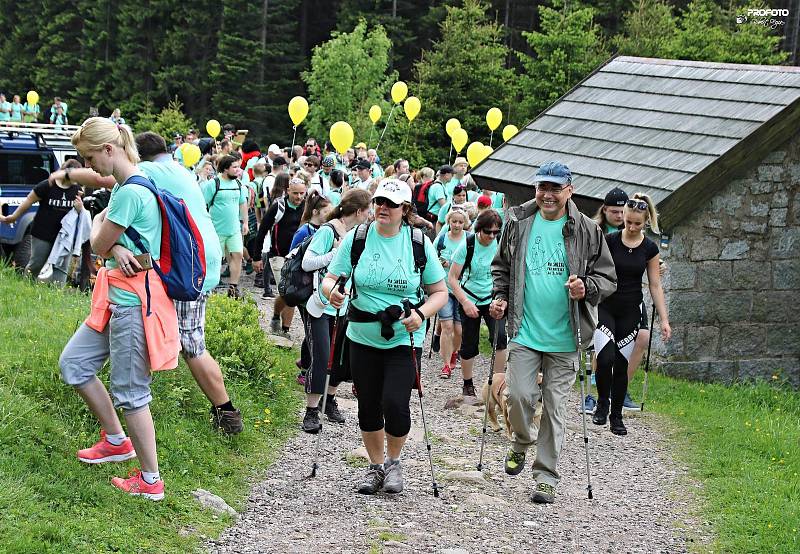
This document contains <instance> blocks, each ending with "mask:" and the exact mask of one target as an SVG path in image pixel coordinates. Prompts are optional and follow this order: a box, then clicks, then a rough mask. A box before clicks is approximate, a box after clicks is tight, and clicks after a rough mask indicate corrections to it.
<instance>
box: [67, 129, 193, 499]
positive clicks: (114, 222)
mask: <svg viewBox="0 0 800 554" xmlns="http://www.w3.org/2000/svg"><path fill="white" fill-rule="evenodd" d="M72 144H73V145H75V148H76V149H77V150H78V152H79V153H80V154H81V156H82V157H83V159H84V160H85V162H86V165H87V166H88V167H90V168H91V169H93V170H94V171H96V172H97V173H99V174H100V175H102V176H104V177H105V176H113V178H114V179H115V180H116V182H117V184H116V185H115V186H114V189H113V190H112V192H111V199H110V201H109V205H108V208H107V209H106V210H104V211H103V212H101V213H100V214H98V215H97V217H95V219H94V222H93V224H92V232H91V239H90V240H91V243H92V248H93V250H94V251H95V252H96V253H97V254H99V255H100V256H102V257H104V258H106V267H105V268H101V270H100V271H99V272H98V281H97V285H96V286H95V289H94V293H93V295H92V310H91V312H90V315H89V317H88V318H87V320H86V321H85V322H84V323H83V325H81V326H80V328H79V329H78V330H77V331H76V332H75V334H74V335H73V336H72V338H71V339H70V341H69V343H67V345H66V347H65V348H64V351H63V352H62V353H61V357H60V359H59V365H60V367H61V376H62V378H63V380H64V382H66V383H67V384H68V385H72V386H73V387H75V389H76V390H77V392H78V394H79V395H80V396H81V398H83V400H84V401H85V402H86V404H87V405H88V407H89V409H90V410H91V411H92V413H94V415H95V416H96V417H97V419H98V420H99V422H100V427H101V430H100V440H99V441H98V442H97V443H96V444H94V445H93V446H91V447H89V448H85V449H82V450H79V451H78V459H79V460H81V461H82V462H85V463H89V464H100V463H105V462H121V461H124V460H128V459H130V458H139V462H140V463H141V470H138V469H137V470H134V471H132V472H131V474H130V476H129V477H128V478H127V479H125V478H121V477H114V478H113V479H112V480H111V484H112V485H114V486H115V487H117V488H119V489H121V490H122V491H124V492H126V493H128V494H131V495H136V496H144V497H145V498H148V499H150V500H161V499H162V498H163V497H164V482H163V481H162V480H161V477H160V475H159V471H158V457H157V454H156V435H155V428H154V426H153V418H152V416H151V415H150V407H149V404H150V401H151V400H152V395H151V392H150V382H151V380H152V374H151V370H159V369H172V368H175V367H177V365H178V352H179V349H180V342H179V338H178V321H177V314H176V312H175V306H174V304H173V303H172V300H170V298H169V297H167V295H166V291H165V290H164V286H163V284H162V282H161V280H160V278H159V276H158V274H157V273H155V272H153V271H146V269H147V267H143V263H142V262H140V260H141V258H139V259H137V258H136V257H134V255H135V254H146V253H147V252H145V251H143V250H142V249H140V248H139V247H137V244H138V245H140V246H145V247H146V248H147V249H149V258H150V259H152V260H158V258H159V255H160V250H161V214H160V211H159V207H158V202H157V199H156V196H155V195H154V194H153V193H152V192H151V191H150V190H149V189H148V188H146V186H143V181H144V180H146V177H144V175H143V174H141V173H140V171H139V169H138V168H137V167H136V164H137V163H138V162H139V154H138V152H137V150H136V143H135V142H134V137H133V134H132V133H131V131H130V129H129V128H128V127H126V126H124V125H119V124H115V123H113V122H111V121H109V120H108V119H107V118H100V117H92V118H89V119H87V120H86V122H84V124H83V125H82V126H81V127H80V129H78V131H77V132H76V133H75V134H74V135H73V137H72ZM65 179H66V180H67V181H69V173H68V172H67V174H66V176H65ZM131 229H133V233H131ZM128 234H130V235H133V236H138V240H132V239H131V238H130V237H129V236H128ZM118 246H121V247H122V248H119V247H118ZM143 300H144V302H143ZM143 304H145V306H146V308H143V306H142V305H143ZM145 312H146V313H147V316H148V317H147V318H145V317H144V313H145ZM155 346H158V348H155ZM106 359H110V361H111V376H110V383H111V396H109V394H108V392H107V391H106V388H105V386H104V385H103V383H102V382H101V381H100V380H99V379H98V378H97V372H98V371H99V370H100V369H101V368H102V367H103V365H104V364H105V361H106ZM112 398H113V403H112ZM115 408H119V409H121V410H122V413H123V414H124V416H125V423H126V424H127V427H128V432H129V433H130V438H128V437H127V436H126V435H125V431H124V430H123V428H122V425H121V424H120V420H119V417H118V416H117V412H116V410H115Z"/></svg>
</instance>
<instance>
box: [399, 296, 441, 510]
mask: <svg viewBox="0 0 800 554" xmlns="http://www.w3.org/2000/svg"><path fill="white" fill-rule="evenodd" d="M403 309H404V310H405V316H406V317H411V301H410V300H409V299H408V298H405V299H404V300H403ZM408 338H409V339H410V341H411V359H412V360H413V362H414V371H416V373H417V393H418V396H419V412H420V414H422V432H423V433H424V434H425V448H427V449H428V463H429V464H430V466H431V486H432V487H433V496H435V497H436V498H439V487H438V486H437V485H436V474H435V473H434V472H433V456H432V455H431V441H430V438H429V437H428V424H427V423H426V422H425V409H424V408H423V407H422V379H421V378H420V375H419V364H418V363H417V352H416V351H415V350H414V333H409V334H408Z"/></svg>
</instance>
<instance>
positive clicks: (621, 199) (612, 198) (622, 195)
mask: <svg viewBox="0 0 800 554" xmlns="http://www.w3.org/2000/svg"><path fill="white" fill-rule="evenodd" d="M627 201H628V194H627V193H626V192H625V191H624V190H622V189H621V188H619V187H617V188H613V189H611V190H610V191H608V194H606V198H605V200H603V204H605V205H606V206H624V205H625V202H627Z"/></svg>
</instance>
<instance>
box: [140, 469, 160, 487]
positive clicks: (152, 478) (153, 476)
mask: <svg viewBox="0 0 800 554" xmlns="http://www.w3.org/2000/svg"><path fill="white" fill-rule="evenodd" d="M142 479H144V482H145V483H147V484H148V485H152V484H153V483H155V482H156V481H158V480H159V479H161V474H159V473H158V472H157V471H143V472H142Z"/></svg>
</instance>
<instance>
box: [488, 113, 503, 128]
mask: <svg viewBox="0 0 800 554" xmlns="http://www.w3.org/2000/svg"><path fill="white" fill-rule="evenodd" d="M502 121H503V112H501V111H500V108H492V109H490V110H489V111H488V112H486V124H487V125H488V126H489V129H490V130H492V131H494V130H495V129H497V128H498V127H500V123H501V122H502Z"/></svg>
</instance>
